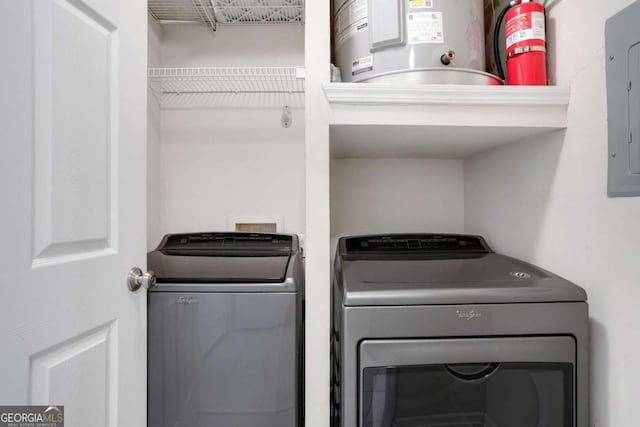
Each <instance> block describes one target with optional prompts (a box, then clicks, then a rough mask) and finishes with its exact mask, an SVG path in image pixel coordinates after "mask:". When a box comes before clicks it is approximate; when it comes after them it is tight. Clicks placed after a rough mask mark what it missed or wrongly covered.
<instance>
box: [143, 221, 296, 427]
mask: <svg viewBox="0 0 640 427" xmlns="http://www.w3.org/2000/svg"><path fill="white" fill-rule="evenodd" d="M148 267H149V269H151V270H153V271H155V273H156V277H157V284H156V286H155V287H153V288H152V289H151V290H150V292H149V293H148V306H149V310H148V316H149V319H148V320H149V323H148V330H149V334H148V339H149V343H148V349H149V356H148V425H149V426H153V427H163V426H166V427H168V426H172V427H173V426H180V427H204V426H207V427H231V426H233V427H300V426H301V425H302V421H301V419H302V410H301V402H302V349H303V338H302V315H303V311H302V303H303V296H304V293H303V291H304V274H303V267H302V260H301V254H300V250H299V247H298V238H297V236H292V235H282V234H250V233H196V234H170V235H167V236H165V237H164V239H163V240H162V242H161V243H160V245H159V246H158V248H157V249H156V250H155V251H153V252H151V253H149V255H148Z"/></svg>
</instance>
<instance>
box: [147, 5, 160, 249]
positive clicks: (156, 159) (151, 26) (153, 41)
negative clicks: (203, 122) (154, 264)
mask: <svg viewBox="0 0 640 427" xmlns="http://www.w3.org/2000/svg"><path fill="white" fill-rule="evenodd" d="M161 38H162V28H161V27H160V25H158V23H157V22H156V21H155V19H153V18H152V17H151V16H149V17H148V37H147V41H148V50H147V66H149V67H159V66H160V65H161V63H162V56H161ZM159 180H160V104H159V103H158V99H157V98H156V97H155V96H154V95H153V94H152V93H151V92H148V94H147V249H148V250H152V249H154V248H155V247H156V246H157V245H158V242H159V241H160V238H161V237H162V234H161V233H162V232H161V225H160V215H158V212H159V211H160V185H158V182H159Z"/></svg>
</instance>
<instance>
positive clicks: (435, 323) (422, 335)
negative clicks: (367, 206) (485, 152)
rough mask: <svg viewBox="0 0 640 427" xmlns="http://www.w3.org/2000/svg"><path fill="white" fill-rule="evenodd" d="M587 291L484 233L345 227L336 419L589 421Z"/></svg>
mask: <svg viewBox="0 0 640 427" xmlns="http://www.w3.org/2000/svg"><path fill="white" fill-rule="evenodd" d="M567 256H570V254H567ZM586 301H587V295H586V293H585V291H584V290H583V289H582V288H580V287H579V286H577V285H575V284H573V283H571V282H569V281H567V280H565V279H563V278H561V277H559V276H557V275H555V274H553V273H550V272H548V271H545V270H543V269H541V268H538V267H536V266H534V265H531V264H529V263H526V262H523V261H520V260H517V259H514V258H511V257H508V256H504V255H500V254H496V253H494V252H493V251H492V250H491V249H490V247H489V246H488V245H487V243H486V242H485V240H484V239H483V238H482V237H480V236H472V235H444V234H391V235H367V236H351V237H343V238H341V239H340V240H339V242H338V248H337V253H336V257H335V265H334V280H333V286H332V328H331V340H332V345H331V349H332V354H331V360H332V365H331V375H332V377H331V386H332V391H331V401H332V406H331V407H332V414H331V419H332V425H333V426H341V427H356V426H358V427H392V426H393V427H430V426H434V427H435V426H439V427H442V426H451V427H453V426H456V427H459V426H465V427H470V426H474V427H476V426H477V427H489V426H490V427H514V426H518V427H575V426H580V427H587V426H588V413H589V409H588V395H589V391H588V390H589V387H588V308H587V302H586Z"/></svg>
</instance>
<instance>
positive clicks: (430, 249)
mask: <svg viewBox="0 0 640 427" xmlns="http://www.w3.org/2000/svg"><path fill="white" fill-rule="evenodd" d="M334 274H335V277H336V281H337V286H338V289H339V290H340V292H341V293H342V295H341V298H342V304H343V305H346V306H389V305H425V304H500V303H529V302H570V301H586V299H587V295H586V292H585V291H584V290H583V289H582V288H580V287H579V286H577V285H575V284H573V283H571V282H569V281H567V280H565V279H563V278H561V277H559V276H557V275H555V274H553V273H550V272H548V271H545V270H543V269H541V268H538V267H536V266H534V265H531V264H529V263H526V262H523V261H520V260H517V259H514V258H510V257H507V256H504V255H499V254H496V253H494V252H493V251H492V250H491V249H490V248H489V246H488V245H487V244H486V242H485V241H484V239H483V238H482V237H480V236H471V235H451V234H449V235H447V234H388V235H369V236H353V237H343V238H341V239H340V240H339V242H338V251H337V253H336V260H335V269H334Z"/></svg>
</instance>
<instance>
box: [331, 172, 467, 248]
mask: <svg viewBox="0 0 640 427" xmlns="http://www.w3.org/2000/svg"><path fill="white" fill-rule="evenodd" d="M463 230H464V163H463V161H462V160H438V159H333V160H332V161H331V236H332V237H333V238H336V237H340V236H344V235H349V234H367V233H402V232H435V233H460V232H462V231H463Z"/></svg>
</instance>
